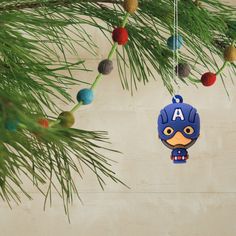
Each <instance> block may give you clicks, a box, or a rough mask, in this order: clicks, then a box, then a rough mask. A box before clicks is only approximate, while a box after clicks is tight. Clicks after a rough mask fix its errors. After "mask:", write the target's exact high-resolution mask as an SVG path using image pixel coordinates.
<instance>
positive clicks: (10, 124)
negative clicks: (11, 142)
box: [5, 119, 19, 132]
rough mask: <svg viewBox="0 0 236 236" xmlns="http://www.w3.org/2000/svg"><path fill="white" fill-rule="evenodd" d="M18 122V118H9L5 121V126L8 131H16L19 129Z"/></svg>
mask: <svg viewBox="0 0 236 236" xmlns="http://www.w3.org/2000/svg"><path fill="white" fill-rule="evenodd" d="M18 124H19V121H18V119H7V121H6V122H5V128H6V129H7V130H8V131H11V132H15V131H16V130H17V127H18Z"/></svg>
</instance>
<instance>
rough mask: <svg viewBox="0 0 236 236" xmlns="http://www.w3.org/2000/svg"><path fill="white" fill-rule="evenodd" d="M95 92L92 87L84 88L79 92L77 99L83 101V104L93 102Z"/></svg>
mask: <svg viewBox="0 0 236 236" xmlns="http://www.w3.org/2000/svg"><path fill="white" fill-rule="evenodd" d="M93 99H94V94H93V90H92V89H82V90H80V91H79V92H78V94H77V101H78V102H79V103H80V102H82V104H83V105H88V104H90V103H92V101H93Z"/></svg>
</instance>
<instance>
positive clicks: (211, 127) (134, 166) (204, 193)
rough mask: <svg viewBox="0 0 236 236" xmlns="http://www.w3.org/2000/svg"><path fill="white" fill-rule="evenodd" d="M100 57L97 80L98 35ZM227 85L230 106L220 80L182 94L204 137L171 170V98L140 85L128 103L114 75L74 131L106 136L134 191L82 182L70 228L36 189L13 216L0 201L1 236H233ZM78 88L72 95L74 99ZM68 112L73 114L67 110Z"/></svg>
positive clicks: (233, 120)
mask: <svg viewBox="0 0 236 236" xmlns="http://www.w3.org/2000/svg"><path fill="white" fill-rule="evenodd" d="M232 2H235V0H232ZM92 34H93V35H94V36H95V35H96V40H97V43H98V45H101V48H100V49H99V50H100V51H99V52H98V53H99V55H100V56H99V58H95V59H94V58H91V56H88V55H87V54H86V53H84V54H83V56H84V57H86V59H87V65H88V68H91V69H92V68H93V69H94V72H92V73H81V72H80V74H78V75H77V76H78V78H87V79H88V80H89V81H92V80H93V79H94V77H95V75H96V68H97V64H98V62H99V61H100V59H101V58H102V55H103V52H108V50H109V45H108V44H106V43H104V38H103V36H102V34H101V33H99V32H98V31H94V30H92ZM229 80H230V79H229V78H228V79H227V78H226V83H227V86H228V88H229V93H230V96H231V97H230V100H229V99H228V97H227V96H226V93H225V91H224V88H223V86H222V83H221V81H220V80H219V81H218V82H217V84H216V85H215V86H214V87H212V88H209V89H206V88H202V87H200V88H199V89H196V88H194V87H192V86H190V87H183V88H182V89H181V91H180V92H181V94H182V95H183V96H184V99H185V101H186V102H187V103H190V104H192V105H194V106H195V107H196V108H198V111H199V113H200V115H201V122H202V123H201V137H200V139H199V141H198V142H197V143H196V144H195V146H193V147H192V148H191V149H190V150H189V153H190V160H189V161H188V163H187V164H186V165H173V164H172V163H171V161H170V159H169V155H170V150H168V149H167V148H165V147H164V146H163V145H162V144H161V142H160V141H159V140H158V137H157V132H156V118H157V115H158V113H159V111H160V109H161V108H163V106H165V105H166V104H168V103H169V102H170V100H171V97H170V95H169V94H168V92H167V91H166V89H164V88H163V86H162V84H161V83H160V82H159V81H158V82H151V83H150V84H148V85H147V86H145V87H144V86H140V90H139V91H138V93H136V94H135V96H134V97H131V96H130V94H129V93H128V92H125V91H123V90H122V89H121V85H120V81H119V78H118V73H117V70H116V69H115V70H114V71H113V73H112V74H111V76H107V77H106V78H104V80H103V81H102V82H101V84H100V85H99V86H98V88H97V90H96V100H95V102H94V103H93V104H92V105H91V106H86V107H83V108H82V109H81V110H79V111H78V113H77V123H76V127H79V128H83V129H89V130H107V131H109V136H110V140H111V142H112V143H113V144H112V147H113V148H115V149H118V150H120V151H122V152H123V153H124V154H123V155H117V154H116V155H114V154H113V155H112V156H111V157H112V158H114V159H116V160H117V161H118V163H117V164H116V165H115V166H114V167H113V168H114V170H115V171H116V172H117V175H118V176H119V177H120V178H121V179H122V180H124V181H125V182H126V183H127V184H128V185H129V186H130V187H131V189H126V188H124V187H123V186H121V185H116V184H114V183H111V182H108V185H107V187H106V189H105V191H104V192H103V191H102V190H101V189H100V188H99V186H98V184H97V182H96V180H95V179H94V177H93V176H92V175H91V174H90V173H89V172H86V174H85V177H84V180H83V181H81V180H78V186H79V188H80V193H81V198H82V199H83V204H81V203H80V202H79V201H78V200H75V202H74V204H73V206H72V207H71V224H68V222H67V218H66V217H65V215H64V213H63V206H62V203H61V200H60V199H59V198H58V197H57V195H56V194H54V195H55V196H54V204H53V206H52V207H51V208H50V207H48V208H47V210H46V212H43V198H42V197H41V195H40V194H39V193H38V192H36V191H35V190H34V189H33V188H32V187H30V186H29V191H30V192H31V193H32V196H33V198H34V200H33V201H29V200H27V199H24V200H23V203H22V205H20V206H16V205H13V210H10V209H9V207H8V206H7V204H6V203H3V202H2V201H1V202H0V235H1V236H54V235H56V236H65V235H67V236H78V235H79V236H121V235H122V236H159V235H160V236H222V235H224V236H234V235H236V224H235V219H236V147H235V140H236V110H234V109H235V106H236V97H235V94H236V88H235V87H234V86H233V85H232V83H231V82H230V81H229ZM78 89H79V88H73V92H74V94H76V92H77V90H78ZM65 109H69V107H65Z"/></svg>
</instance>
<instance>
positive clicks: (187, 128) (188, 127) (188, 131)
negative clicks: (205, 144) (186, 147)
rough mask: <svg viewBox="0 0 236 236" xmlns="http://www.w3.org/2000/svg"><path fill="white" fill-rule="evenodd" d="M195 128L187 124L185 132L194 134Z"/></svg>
mask: <svg viewBox="0 0 236 236" xmlns="http://www.w3.org/2000/svg"><path fill="white" fill-rule="evenodd" d="M193 132H194V129H193V128H192V127H191V126H187V127H185V128H184V133H186V134H193Z"/></svg>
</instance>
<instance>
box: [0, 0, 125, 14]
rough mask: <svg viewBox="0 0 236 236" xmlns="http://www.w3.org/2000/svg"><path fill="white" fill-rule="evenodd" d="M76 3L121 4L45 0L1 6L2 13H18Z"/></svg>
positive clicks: (98, 0)
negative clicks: (19, 11)
mask: <svg viewBox="0 0 236 236" xmlns="http://www.w3.org/2000/svg"><path fill="white" fill-rule="evenodd" d="M75 3H112V4H121V3H122V1H121V0H120V1H119V0H118V1H117V0H76V1H73V0H45V1H24V0H23V1H22V2H19V1H17V2H15V3H14V2H13V3H12V2H11V3H9V2H8V3H7V2H5V3H3V4H2V5H0V12H1V11H16V10H24V9H37V8H41V7H58V6H64V7H66V6H70V5H72V4H75Z"/></svg>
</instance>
